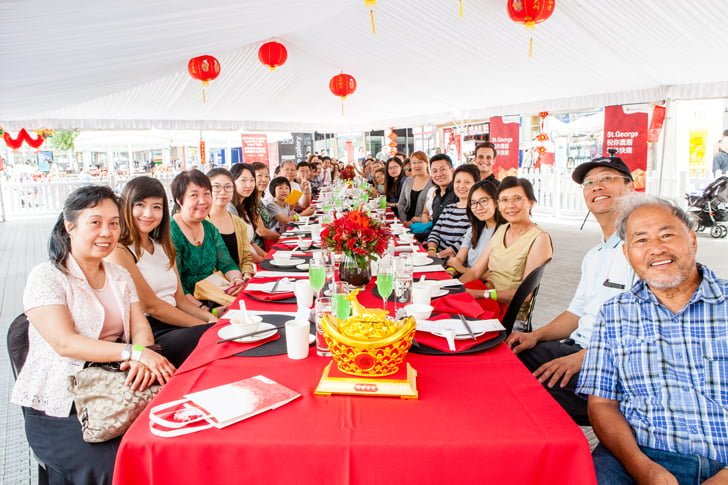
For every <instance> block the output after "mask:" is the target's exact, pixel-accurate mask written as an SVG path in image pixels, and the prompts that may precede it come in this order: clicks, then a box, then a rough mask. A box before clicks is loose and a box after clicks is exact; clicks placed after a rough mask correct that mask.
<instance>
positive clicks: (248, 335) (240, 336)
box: [217, 325, 285, 344]
mask: <svg viewBox="0 0 728 485" xmlns="http://www.w3.org/2000/svg"><path fill="white" fill-rule="evenodd" d="M284 326H285V325H274V326H273V328H270V327H268V328H262V329H260V330H256V331H255V332H250V333H245V334H243V335H237V336H235V337H228V338H224V339H222V340H218V341H217V343H219V344H221V343H224V342H230V341H231V340H237V339H239V338H245V337H252V336H253V335H258V334H259V333H265V332H270V331H271V330H280V329H282V328H283V327H284Z"/></svg>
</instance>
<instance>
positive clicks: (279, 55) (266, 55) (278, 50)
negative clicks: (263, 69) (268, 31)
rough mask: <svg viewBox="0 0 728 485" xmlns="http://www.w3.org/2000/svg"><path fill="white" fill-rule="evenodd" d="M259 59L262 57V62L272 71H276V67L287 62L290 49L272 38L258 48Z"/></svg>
mask: <svg viewBox="0 0 728 485" xmlns="http://www.w3.org/2000/svg"><path fill="white" fill-rule="evenodd" d="M258 59H260V62H261V63H262V64H264V65H266V66H268V68H270V70H271V71H275V69H276V67H280V66H282V65H283V64H285V63H286V60H287V59H288V51H287V50H286V46H284V45H283V44H281V43H280V42H276V41H274V40H272V41H270V42H266V43H265V44H263V45H262V46H260V49H258Z"/></svg>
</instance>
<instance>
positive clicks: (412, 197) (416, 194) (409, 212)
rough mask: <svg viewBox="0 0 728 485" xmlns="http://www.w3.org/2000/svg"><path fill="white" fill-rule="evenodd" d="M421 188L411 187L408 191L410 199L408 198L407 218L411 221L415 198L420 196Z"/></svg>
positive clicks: (415, 207) (415, 205)
mask: <svg viewBox="0 0 728 485" xmlns="http://www.w3.org/2000/svg"><path fill="white" fill-rule="evenodd" d="M421 192H422V191H421V190H414V189H412V190H411V191H410V200H409V207H408V208H407V220H408V221H411V220H412V218H413V217H414V216H415V212H416V211H417V199H419V198H420V193H421Z"/></svg>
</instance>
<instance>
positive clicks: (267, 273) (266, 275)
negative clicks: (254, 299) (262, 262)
mask: <svg viewBox="0 0 728 485" xmlns="http://www.w3.org/2000/svg"><path fill="white" fill-rule="evenodd" d="M255 276H256V277H257V278H271V277H272V278H283V277H285V278H305V279H308V273H294V272H292V271H290V272H288V271H266V270H262V271H258V272H256V273H255ZM247 287H248V288H250V284H248V286H247ZM276 291H278V288H276ZM291 291H293V290H291Z"/></svg>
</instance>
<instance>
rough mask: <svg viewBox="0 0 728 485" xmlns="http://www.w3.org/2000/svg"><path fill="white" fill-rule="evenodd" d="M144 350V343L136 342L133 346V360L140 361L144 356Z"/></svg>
mask: <svg viewBox="0 0 728 485" xmlns="http://www.w3.org/2000/svg"><path fill="white" fill-rule="evenodd" d="M143 351H144V346H143V345H142V344H134V345H132V346H131V360H134V361H136V362H139V360H141V358H142V352H143Z"/></svg>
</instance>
